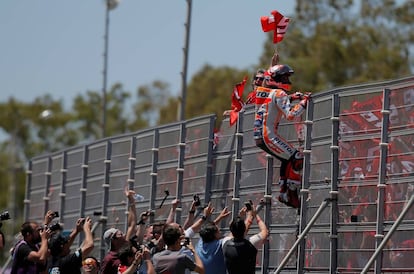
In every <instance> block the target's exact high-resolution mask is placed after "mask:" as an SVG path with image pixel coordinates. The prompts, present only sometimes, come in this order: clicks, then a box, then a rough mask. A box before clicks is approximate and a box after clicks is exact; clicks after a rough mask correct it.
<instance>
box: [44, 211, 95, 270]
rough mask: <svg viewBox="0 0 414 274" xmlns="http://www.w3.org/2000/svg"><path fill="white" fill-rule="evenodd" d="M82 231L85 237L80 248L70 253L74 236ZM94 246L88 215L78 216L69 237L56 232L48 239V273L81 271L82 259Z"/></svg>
mask: <svg viewBox="0 0 414 274" xmlns="http://www.w3.org/2000/svg"><path fill="white" fill-rule="evenodd" d="M82 230H83V231H84V233H85V239H84V240H83V242H82V245H81V247H80V248H78V249H77V250H76V251H75V252H73V253H70V246H71V245H72V243H73V240H74V238H75V236H76V235H77V234H78V233H79V232H80V231H82ZM93 247H94V244H93V236H92V219H91V218H89V217H86V218H80V219H78V220H77V222H76V227H75V229H74V230H73V231H72V233H71V235H70V236H69V237H65V236H63V235H62V233H57V234H55V235H53V237H52V238H51V239H50V241H49V249H50V254H51V256H52V257H51V259H50V260H49V265H48V273H60V274H64V273H68V274H69V273H70V274H72V273H79V274H80V273H81V267H82V260H83V259H84V258H86V256H87V255H88V254H89V253H90V252H91V251H92V249H93Z"/></svg>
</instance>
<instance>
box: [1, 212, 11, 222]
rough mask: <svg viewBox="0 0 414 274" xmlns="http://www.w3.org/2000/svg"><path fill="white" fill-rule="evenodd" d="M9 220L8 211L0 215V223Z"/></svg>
mask: <svg viewBox="0 0 414 274" xmlns="http://www.w3.org/2000/svg"><path fill="white" fill-rule="evenodd" d="M9 219H10V214H9V212H8V211H4V212H3V213H1V214H0V220H1V221H5V220H9Z"/></svg>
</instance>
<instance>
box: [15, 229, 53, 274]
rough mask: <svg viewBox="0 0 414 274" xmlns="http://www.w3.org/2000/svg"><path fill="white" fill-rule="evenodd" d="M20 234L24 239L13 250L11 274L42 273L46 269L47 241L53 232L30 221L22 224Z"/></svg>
mask: <svg viewBox="0 0 414 274" xmlns="http://www.w3.org/2000/svg"><path fill="white" fill-rule="evenodd" d="M20 233H21V235H22V237H23V239H22V240H20V241H19V242H18V243H17V244H16V245H15V246H14V248H13V250H12V256H13V265H12V270H11V274H23V273H25V274H38V273H41V272H42V271H44V270H45V269H46V262H47V255H48V249H47V240H48V239H49V238H50V235H51V233H52V231H51V230H50V229H48V228H46V229H42V228H41V227H40V226H39V225H38V224H37V223H36V222H30V221H29V222H25V223H24V224H22V226H21V229H20ZM39 243H40V246H39Z"/></svg>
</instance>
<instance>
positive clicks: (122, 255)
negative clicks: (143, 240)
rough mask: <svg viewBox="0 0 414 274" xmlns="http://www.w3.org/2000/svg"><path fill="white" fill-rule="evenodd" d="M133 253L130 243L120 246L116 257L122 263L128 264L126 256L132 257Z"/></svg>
mask: <svg viewBox="0 0 414 274" xmlns="http://www.w3.org/2000/svg"><path fill="white" fill-rule="evenodd" d="M134 255H135V253H134V251H133V250H132V246H131V245H130V244H128V245H125V246H123V247H121V249H120V250H119V251H118V259H119V260H120V261H121V264H123V265H129V262H128V258H129V257H134Z"/></svg>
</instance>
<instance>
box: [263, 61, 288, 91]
mask: <svg viewBox="0 0 414 274" xmlns="http://www.w3.org/2000/svg"><path fill="white" fill-rule="evenodd" d="M293 73H294V71H293V69H292V68H291V67H289V66H288V65H275V66H273V67H271V68H270V69H269V70H268V73H267V74H268V75H269V76H268V77H267V79H266V83H265V85H266V86H267V87H269V88H282V89H284V90H286V91H290V90H291V88H292V83H291V82H290V80H289V77H290V76H291V75H292V74H293Z"/></svg>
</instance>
